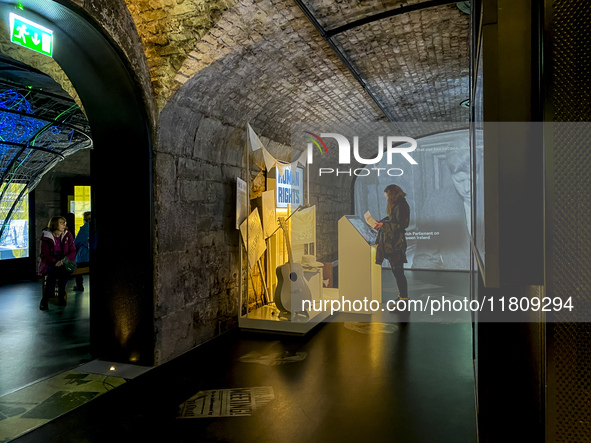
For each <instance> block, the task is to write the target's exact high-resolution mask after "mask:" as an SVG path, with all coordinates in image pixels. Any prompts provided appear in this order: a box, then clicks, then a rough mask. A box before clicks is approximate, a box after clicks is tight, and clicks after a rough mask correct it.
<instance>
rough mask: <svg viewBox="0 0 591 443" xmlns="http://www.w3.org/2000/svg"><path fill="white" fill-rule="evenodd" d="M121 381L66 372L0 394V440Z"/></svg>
mask: <svg viewBox="0 0 591 443" xmlns="http://www.w3.org/2000/svg"><path fill="white" fill-rule="evenodd" d="M123 383H125V379H124V378H121V377H114V376H109V375H101V374H87V373H82V372H78V371H67V372H64V373H62V374H59V375H56V376H54V377H51V378H48V379H46V380H42V381H40V382H38V383H35V384H33V385H30V386H27V387H25V388H23V389H19V390H18V391H15V392H12V393H10V394H7V395H4V396H2V397H0V442H1V443H4V442H8V441H10V440H12V439H14V438H16V437H18V436H19V435H22V434H24V433H26V432H28V431H30V430H32V429H35V428H37V427H39V426H41V425H44V424H45V423H47V422H49V421H51V420H53V419H55V418H57V417H59V416H60V415H62V414H65V413H66V412H68V411H71V410H72V409H74V408H77V407H79V406H81V405H83V404H84V403H87V402H89V401H90V400H92V399H94V398H96V397H98V396H100V395H102V394H104V393H106V392H108V391H110V390H112V389H115V388H116V387H117V386H120V385H122V384H123Z"/></svg>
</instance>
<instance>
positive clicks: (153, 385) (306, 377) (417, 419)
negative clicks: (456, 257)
mask: <svg viewBox="0 0 591 443" xmlns="http://www.w3.org/2000/svg"><path fill="white" fill-rule="evenodd" d="M407 275H408V277H409V284H410V294H411V297H413V296H415V295H416V296H417V297H420V296H423V295H426V294H435V293H440V294H442V293H446V294H451V295H454V296H461V297H464V296H466V295H467V293H468V287H469V283H468V274H467V273H447V274H443V273H431V272H422V273H417V272H412V273H411V272H407ZM393 281H394V280H393V277H392V275H391V273H390V272H389V271H385V272H384V280H383V288H384V298H386V297H390V296H391V297H392V298H393V297H395V295H396V294H397V291H396V289H395V284H394V283H393ZM1 295H2V294H1V293H0V297H1ZM37 300H38V299H37ZM52 309H53V307H51V308H50V311H49V312H52ZM66 309H67V307H66ZM55 311H56V312H57V308H55ZM39 312H41V311H39ZM346 320H348V321H346V322H342V323H336V322H335V323H329V324H324V325H320V326H319V327H318V328H316V329H315V330H313V331H312V332H311V333H309V334H308V335H306V336H304V337H294V336H286V335H273V334H260V333H250V332H246V331H238V330H234V331H231V332H229V333H227V334H225V335H223V336H221V337H219V338H217V339H215V340H212V341H210V342H209V343H207V344H205V345H202V346H200V347H198V348H197V349H195V350H193V351H191V352H189V353H187V354H185V355H183V356H182V357H179V358H177V359H175V360H173V361H172V362H170V363H167V364H165V365H162V366H160V367H158V368H155V369H152V370H151V371H149V372H147V373H145V374H143V375H141V376H139V377H137V378H136V379H134V380H133V381H129V382H128V383H125V385H124V386H122V387H121V388H119V389H116V390H113V391H112V392H109V393H108V395H103V396H100V397H99V398H97V399H95V400H94V401H91V402H87V403H85V404H84V405H82V406H80V407H78V408H77V409H75V410H73V411H71V412H69V413H68V414H65V415H62V416H60V417H58V418H56V419H55V420H53V421H51V422H49V423H47V424H45V425H43V426H41V427H39V428H37V429H35V430H34V431H32V432H30V433H28V434H25V435H23V436H21V437H19V438H18V439H17V440H16V441H18V442H39V441H43V442H80V441H85V442H103V441H108V440H113V439H116V440H118V441H126V440H129V441H141V440H143V439H145V440H156V439H162V440H166V441H173V442H185V441H186V442H201V441H203V442H205V441H206V442H222V441H223V442H241V441H269V442H270V441H287V442H300V441H306V442H326V441H363V442H366V441H368V442H369V441H371V442H382V441H383V442H386V441H388V442H390V441H399V442H439V441H453V442H457V443H462V442H470V443H472V442H476V427H475V421H476V420H475V405H474V380H473V372H472V331H471V325H470V323H460V322H446V323H425V322H420V323H414V322H410V323H408V322H406V321H403V322H391V323H373V324H367V323H365V322H364V320H365V319H364V318H363V316H359V317H357V318H353V319H351V318H347V319H346ZM32 324H33V323H32ZM33 325H34V324H33ZM33 327H34V326H33ZM67 374H72V372H70V373H67ZM97 377H99V378H98V379H97V383H98V384H100V383H101V380H102V378H101V377H100V376H97ZM103 378H104V377H103ZM62 381H63V380H62ZM112 384H113V383H112ZM60 389H61V388H60ZM58 390H59V389H58ZM92 392H95V391H94V390H93V391H92ZM51 397H52V396H51V395H50V396H49V397H47V398H48V399H49V398H51ZM33 409H34V408H33ZM181 413H182V414H183V415H184V417H195V418H184V419H180V418H179V417H180V415H181ZM30 420H37V419H36V418H30ZM1 427H2V421H0V428H1ZM1 440H2V439H1V438H0V441H1Z"/></svg>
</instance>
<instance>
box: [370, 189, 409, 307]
mask: <svg viewBox="0 0 591 443" xmlns="http://www.w3.org/2000/svg"><path fill="white" fill-rule="evenodd" d="M384 195H385V196H386V199H387V201H388V204H387V209H386V212H387V214H388V216H387V217H386V218H384V219H383V220H381V221H380V222H379V223H378V224H377V225H376V227H377V228H379V231H378V237H377V245H378V247H377V251H376V263H377V264H378V265H381V264H382V262H383V261H384V259H387V260H388V261H389V262H390V266H391V267H392V273H393V274H394V278H396V284H397V285H398V291H399V294H398V298H399V299H405V300H406V299H408V283H407V281H406V277H405V275H404V263H406V262H407V261H406V228H408V224H409V222H410V208H409V207H408V203H407V201H406V198H405V197H406V194H405V193H404V192H403V191H402V189H400V187H399V186H396V185H389V186H388V187H386V189H384Z"/></svg>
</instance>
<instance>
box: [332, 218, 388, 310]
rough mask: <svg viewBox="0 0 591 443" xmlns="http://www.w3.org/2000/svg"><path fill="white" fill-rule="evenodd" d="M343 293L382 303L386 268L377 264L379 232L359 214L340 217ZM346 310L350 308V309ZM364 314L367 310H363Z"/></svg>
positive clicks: (340, 265) (347, 296)
mask: <svg viewBox="0 0 591 443" xmlns="http://www.w3.org/2000/svg"><path fill="white" fill-rule="evenodd" d="M338 234H339V295H340V297H342V298H343V299H344V300H348V301H350V302H351V303H353V302H354V301H356V300H360V301H363V299H364V298H366V299H367V301H368V302H370V301H372V300H376V301H378V302H379V303H381V302H382V267H381V266H380V265H376V263H375V262H376V248H377V246H376V245H375V244H374V243H375V240H376V231H375V230H373V229H371V228H370V227H369V225H368V224H367V223H366V222H365V220H364V219H363V218H361V217H359V216H357V215H345V216H344V217H342V218H341V219H340V220H339V232H338ZM343 312H356V311H349V310H348V309H347V310H345V311H343ZM361 313H366V312H365V311H362V312H361Z"/></svg>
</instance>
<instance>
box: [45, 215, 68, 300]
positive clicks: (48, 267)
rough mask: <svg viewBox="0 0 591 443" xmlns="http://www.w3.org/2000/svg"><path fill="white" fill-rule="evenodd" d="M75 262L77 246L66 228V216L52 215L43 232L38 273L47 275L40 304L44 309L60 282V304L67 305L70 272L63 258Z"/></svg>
mask: <svg viewBox="0 0 591 443" xmlns="http://www.w3.org/2000/svg"><path fill="white" fill-rule="evenodd" d="M64 257H67V258H68V260H70V261H71V262H74V261H75V260H76V247H75V246H74V236H73V235H72V233H71V232H70V231H68V230H67V228H66V219H65V218H64V217H52V218H51V220H49V223H48V225H47V228H45V229H43V233H42V234H41V261H40V262H39V267H38V269H37V273H38V274H39V275H47V279H46V281H45V288H44V290H43V298H41V303H40V304H39V309H41V310H42V311H44V310H47V309H48V307H49V306H48V301H49V297H51V296H53V294H54V293H55V285H56V283H57V284H58V305H59V306H65V305H66V284H67V283H68V277H69V273H68V272H67V271H66V270H65V268H64V265H63V258H64Z"/></svg>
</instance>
